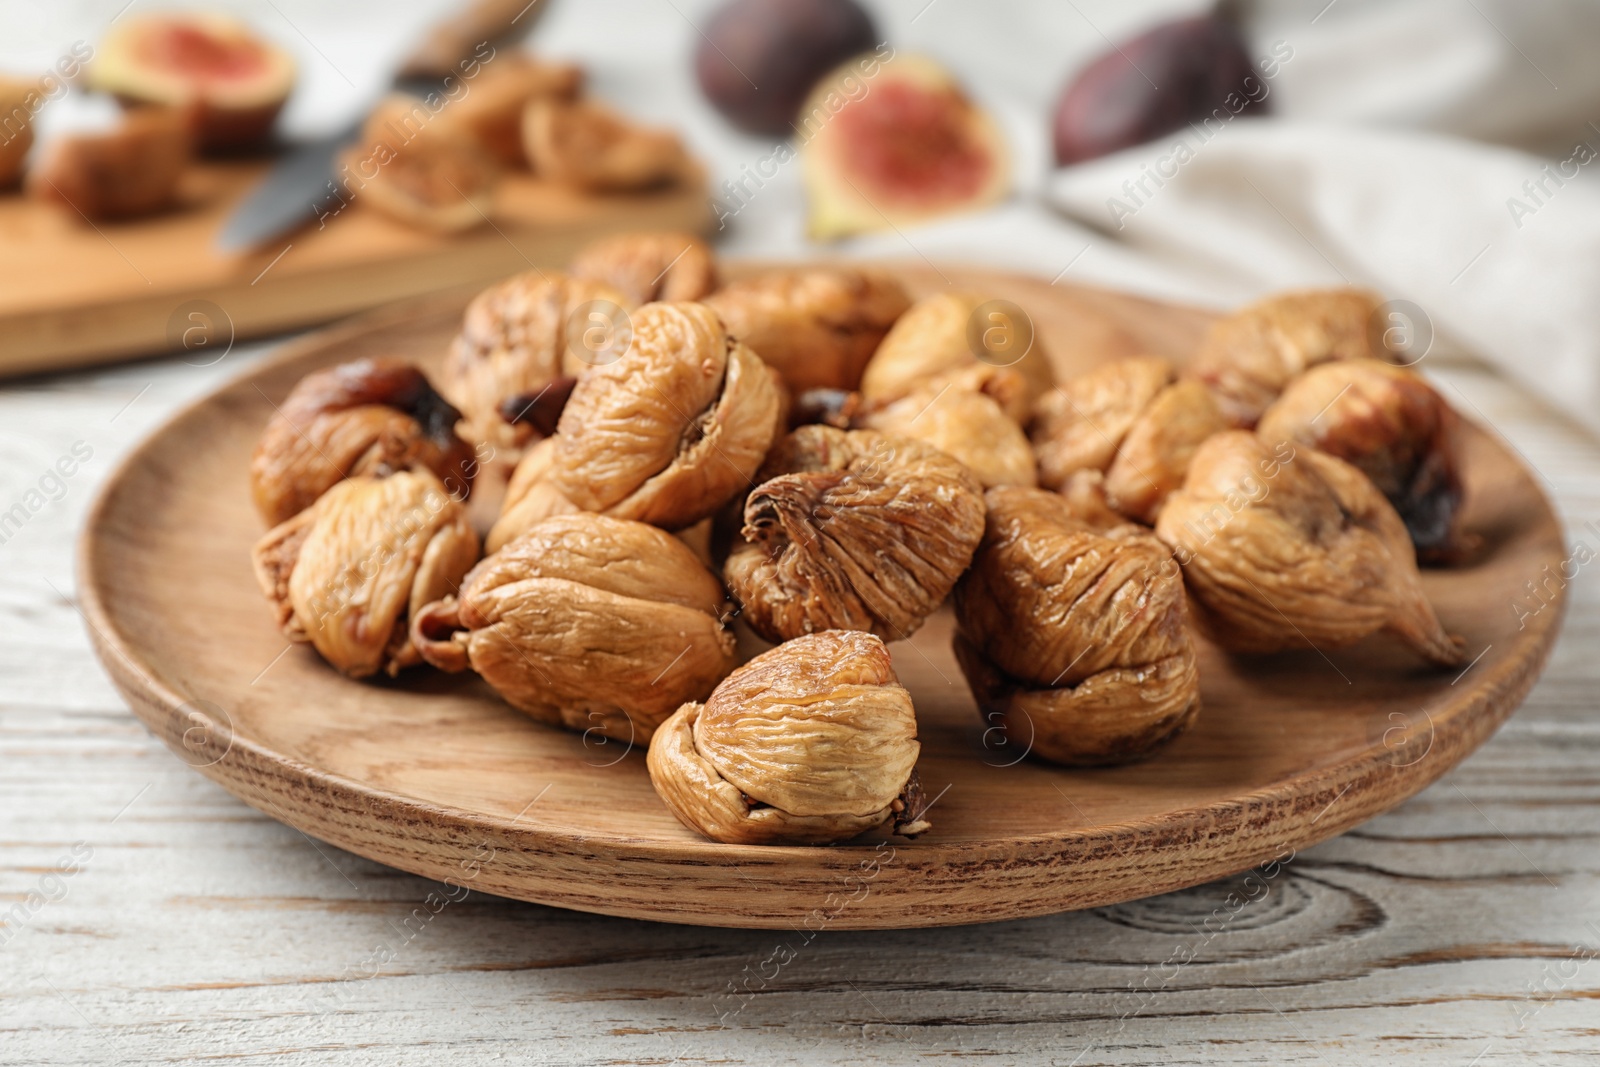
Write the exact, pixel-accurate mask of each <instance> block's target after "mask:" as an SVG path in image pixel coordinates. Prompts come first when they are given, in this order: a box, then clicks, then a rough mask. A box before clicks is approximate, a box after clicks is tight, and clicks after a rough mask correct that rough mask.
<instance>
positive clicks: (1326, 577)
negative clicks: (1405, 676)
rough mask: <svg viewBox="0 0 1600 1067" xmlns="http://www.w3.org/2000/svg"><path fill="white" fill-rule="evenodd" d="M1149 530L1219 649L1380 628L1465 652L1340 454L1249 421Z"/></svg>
mask: <svg viewBox="0 0 1600 1067" xmlns="http://www.w3.org/2000/svg"><path fill="white" fill-rule="evenodd" d="M1156 534H1157V535H1158V536H1159V537H1160V538H1161V540H1163V541H1165V542H1166V543H1167V545H1168V546H1170V547H1171V548H1172V550H1173V554H1174V555H1175V556H1176V558H1177V560H1178V562H1179V563H1181V564H1182V565H1183V569H1184V575H1185V579H1186V581H1187V583H1188V587H1189V592H1190V594H1191V595H1192V596H1193V597H1194V600H1195V602H1196V604H1198V605H1199V606H1200V607H1201V608H1202V609H1204V610H1203V611H1202V612H1201V613H1200V618H1201V620H1202V621H1203V622H1204V623H1206V625H1207V629H1208V630H1210V631H1211V632H1212V634H1213V635H1214V636H1215V638H1216V640H1217V642H1218V643H1219V644H1221V645H1222V646H1223V647H1225V648H1228V649H1231V650H1233V651H1237V652H1275V651H1278V650H1279V649H1286V648H1334V647H1338V646H1340V645H1348V644H1352V643H1354V642H1356V641H1359V640H1361V639H1362V638H1363V637H1366V636H1367V635H1369V634H1372V633H1376V632H1378V631H1379V630H1382V631H1385V632H1387V633H1390V634H1393V635H1394V636H1396V637H1398V638H1399V639H1400V640H1401V641H1403V642H1404V643H1405V644H1407V645H1408V646H1410V647H1411V648H1412V649H1414V650H1415V651H1416V652H1417V653H1418V654H1419V655H1421V656H1422V657H1423V658H1425V659H1427V660H1429V661H1431V662H1433V663H1437V664H1440V665H1444V666H1452V665H1456V664H1458V663H1459V662H1460V660H1461V658H1462V656H1461V642H1460V639H1459V638H1453V637H1450V636H1449V635H1447V634H1446V633H1445V631H1444V627H1443V626H1441V625H1440V624H1439V618H1438V616H1437V615H1435V614H1434V611H1433V606H1432V605H1431V604H1429V603H1428V599H1427V596H1426V595H1425V594H1424V593H1423V591H1422V580H1421V578H1420V577H1419V576H1418V574H1417V564H1416V558H1415V553H1414V551H1413V549H1412V547H1411V539H1410V537H1408V536H1407V534H1406V527H1405V523H1403V522H1402V521H1401V520H1400V516H1399V515H1397V514H1395V510H1394V508H1393V507H1392V506H1390V504H1389V502H1388V501H1387V500H1385V499H1384V498H1383V494H1382V493H1380V492H1378V490H1377V488H1376V487H1375V486H1373V484H1372V482H1371V481H1370V480H1369V479H1368V478H1367V476H1366V475H1364V474H1362V473H1361V472H1360V471H1359V470H1357V469H1356V468H1354V467H1352V466H1350V465H1349V464H1348V463H1346V462H1344V461H1343V460H1341V459H1335V458H1334V457H1333V456H1329V455H1326V454H1324V453H1321V452H1318V451H1317V450H1316V449H1312V448H1305V447H1303V446H1302V447H1299V448H1296V447H1295V446H1294V445H1292V444H1291V443H1289V442H1287V441H1280V442H1278V443H1276V444H1268V443H1266V442H1264V441H1262V440H1261V438H1260V437H1258V436H1256V435H1255V434H1253V433H1250V432H1248V431H1244V430H1230V431H1227V432H1225V433H1220V434H1217V435H1216V436H1214V437H1212V438H1211V439H1210V440H1209V441H1207V442H1206V443H1205V444H1203V445H1201V446H1200V449H1199V451H1197V452H1196V453H1195V456H1194V461H1193V462H1192V463H1191V464H1190V465H1189V475H1188V477H1187V478H1186V479H1185V481H1184V484H1183V488H1182V489H1181V490H1179V491H1178V492H1176V493H1174V494H1173V495H1172V497H1171V498H1170V499H1168V501H1167V506H1166V507H1165V508H1164V509H1163V510H1162V512H1161V518H1160V520H1159V521H1158V522H1157V524H1156Z"/></svg>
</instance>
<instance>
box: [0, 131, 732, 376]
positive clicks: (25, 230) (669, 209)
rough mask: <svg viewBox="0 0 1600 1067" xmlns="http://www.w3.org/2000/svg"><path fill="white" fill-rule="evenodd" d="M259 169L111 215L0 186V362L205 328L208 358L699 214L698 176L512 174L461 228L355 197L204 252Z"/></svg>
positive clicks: (551, 262) (2, 365)
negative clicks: (649, 184) (657, 186)
mask: <svg viewBox="0 0 1600 1067" xmlns="http://www.w3.org/2000/svg"><path fill="white" fill-rule="evenodd" d="M264 170H265V164H261V163H220V164H218V163H211V164H202V165H199V166H197V167H195V168H194V170H193V171H191V172H190V173H189V174H188V175H187V176H186V177H185V185H184V190H183V191H184V206H183V207H182V208H181V209H178V210H174V211H172V212H169V213H167V214H164V215H160V216H157V217H154V218H149V219H142V220H138V221H132V222H124V223H115V224H113V223H99V224H97V225H90V224H88V223H87V222H85V221H84V220H83V219H81V218H79V217H77V216H75V215H74V214H73V213H72V212H71V211H70V210H67V209H57V208H55V207H53V206H45V205H41V204H38V203H36V202H34V201H32V200H30V199H28V198H26V197H23V196H21V195H10V196H0V337H4V342H3V343H0V374H21V373H26V372H31V371H39V370H62V369H66V368H69V367H80V366H87V365H91V364H95V363H104V362H108V361H110V360H113V359H117V358H120V357H125V356H136V355H148V354H151V353H155V352H163V351H175V350H178V349H180V348H181V347H185V338H184V332H185V331H186V330H194V329H196V328H198V329H200V330H203V331H205V332H204V334H197V333H196V334H191V336H190V338H189V342H190V343H189V344H188V345H187V347H189V349H190V350H191V351H194V350H195V349H196V345H197V344H199V343H202V342H203V343H204V344H205V345H206V353H207V355H208V356H209V355H210V353H213V352H216V351H217V350H219V349H221V348H222V347H223V346H225V345H226V343H227V342H228V341H229V340H230V339H232V340H242V339H244V338H246V337H254V336H261V335H264V334H269V333H274V332H278V331H283V330H289V329H294V328H297V327H304V326H309V325H313V324H315V323H319V322H327V321H329V320H331V319H335V318H338V317H339V316H341V315H348V314H350V313H351V312H354V311H361V310H364V309H367V308H371V307H376V306H377V305H379V304H384V303H389V302H391V301H395V300H401V299H405V298H409V297H415V296H419V295H422V294H427V293H435V292H439V291H440V290H445V289H452V288H454V287H457V286H479V287H481V286H483V285H485V284H487V283H488V282H489V281H491V280H493V279H495V278H498V277H500V276H502V275H505V274H509V273H511V272H513V271H517V270H526V269H527V268H528V267H530V266H540V267H549V266H555V265H558V264H560V263H563V262H565V261H566V260H567V259H568V258H569V257H570V256H571V255H572V253H573V251H574V250H575V249H577V248H578V247H579V246H580V245H582V244H584V243H585V242H587V241H589V240H591V239H593V238H594V237H597V236H599V235H601V234H604V233H611V232H614V231H617V230H634V229H682V230H690V231H694V232H700V231H703V230H704V229H706V227H707V225H708V224H709V220H710V215H709V209H708V208H707V206H706V204H707V200H706V195H705V189H704V183H703V181H700V180H695V181H691V182H688V183H686V184H684V185H683V186H680V187H676V188H673V189H667V190H663V191H660V192H653V193H646V194H640V195H628V196H591V195H584V194H580V193H576V192H574V191H572V190H570V189H566V188H563V187H560V186H556V185H552V184H550V183H548V182H540V181H537V180H535V179H534V178H533V177H531V176H530V175H517V174H512V175H507V176H505V177H504V178H503V179H502V181H501V183H500V185H499V187H498V188H497V189H496V192H495V204H494V208H493V210H492V211H491V212H490V214H491V216H492V220H493V221H492V224H486V225H484V226H481V227H479V228H478V229H476V230H473V231H471V232H468V233H465V234H454V235H437V234H431V233H427V232H424V231H421V230H417V229H414V228H411V227H408V226H405V225H402V224H401V223H398V222H394V221H392V220H390V219H388V218H386V217H385V216H383V215H381V214H379V213H378V212H376V211H371V210H368V209H366V208H365V207H364V206H363V205H362V203H361V199H360V196H359V194H357V195H356V196H354V197H353V198H352V199H351V201H350V204H349V206H348V207H346V208H345V209H343V210H341V211H340V212H338V214H336V215H334V216H333V217H331V218H329V219H328V220H327V222H326V225H325V226H321V225H319V224H318V223H316V222H312V223H311V224H310V225H309V226H307V227H306V228H304V229H301V230H299V231H297V232H295V233H291V234H287V235H285V236H284V237H282V238H280V239H278V240H276V241H274V242H272V243H270V244H269V245H267V246H266V247H264V248H262V249H261V250H260V251H258V252H254V253H251V254H247V255H224V254H221V253H219V252H217V251H215V249H214V248H213V247H212V242H213V241H214V240H215V238H216V234H217V233H218V231H219V230H220V228H221V226H222V222H223V220H224V219H225V218H226V217H227V216H228V215H229V214H230V213H231V212H232V211H233V209H234V207H235V206H236V205H237V204H238V202H239V200H240V199H241V198H242V197H243V196H244V195H245V194H246V192H248V190H249V189H250V188H251V187H252V185H253V184H254V183H255V182H256V181H257V180H258V179H259V178H260V177H261V175H262V174H263V172H264ZM191 312H197V313H198V314H199V316H200V317H199V318H191V317H190V313H191Z"/></svg>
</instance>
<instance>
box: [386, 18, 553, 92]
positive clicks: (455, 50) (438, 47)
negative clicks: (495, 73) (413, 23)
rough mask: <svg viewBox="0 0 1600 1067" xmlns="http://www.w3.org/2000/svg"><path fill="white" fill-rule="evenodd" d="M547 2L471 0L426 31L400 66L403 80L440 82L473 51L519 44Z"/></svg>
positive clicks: (452, 72)
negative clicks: (484, 45) (424, 35)
mask: <svg viewBox="0 0 1600 1067" xmlns="http://www.w3.org/2000/svg"><path fill="white" fill-rule="evenodd" d="M549 6H550V5H549V0H531V2H530V0H473V2H472V3H471V4H469V5H468V6H467V7H466V8H465V9H464V10H462V11H460V12H457V13H456V14H455V15H452V16H451V17H449V18H447V19H445V20H444V21H443V22H440V23H439V24H437V25H436V26H434V27H433V29H431V30H429V31H428V34H427V36H426V37H424V38H423V40H422V43H421V44H419V45H418V46H417V48H416V50H415V51H413V52H412V53H411V55H410V56H409V57H407V59H406V61H405V63H403V64H402V65H401V67H400V73H399V77H401V78H405V79H412V80H415V79H424V78H426V79H442V78H444V77H446V76H449V75H454V74H457V73H458V70H457V67H458V65H459V64H460V63H461V61H462V60H464V59H466V58H467V57H468V56H470V55H472V51H473V49H475V48H477V47H478V46H479V45H480V44H483V43H484V42H488V43H489V44H493V45H500V44H509V43H513V42H516V41H520V40H521V39H522V38H523V37H526V36H527V34H528V32H529V31H530V30H532V29H533V24H534V23H535V22H538V21H539V16H540V15H542V14H544V9H545V8H547V7H549Z"/></svg>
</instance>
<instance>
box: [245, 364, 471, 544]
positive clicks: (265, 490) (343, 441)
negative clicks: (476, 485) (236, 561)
mask: <svg viewBox="0 0 1600 1067" xmlns="http://www.w3.org/2000/svg"><path fill="white" fill-rule="evenodd" d="M460 417H461V415H460V413H459V412H458V411H456V409H455V408H453V407H451V406H450V405H449V404H447V403H445V400H444V398H443V397H441V396H440V395H439V394H438V393H436V392H434V389H433V386H432V385H431V384H429V382H428V379H427V377H426V376H425V375H424V374H423V373H422V372H421V371H420V370H418V369H417V368H416V367H413V366H412V365H411V364H409V363H402V362H401V361H399V360H395V359H358V360H355V361H354V362H351V363H341V364H339V365H338V366H337V367H329V368H328V369H327V370H320V371H316V372H314V373H312V374H308V375H306V376H305V377H304V378H302V379H300V383H299V384H298V385H296V386H295V387H294V389H293V390H292V391H291V392H290V393H289V396H288V398H287V399H286V400H284V402H283V403H282V404H281V405H280V406H279V407H278V408H277V413H276V414H275V415H273V417H272V421H271V422H269V423H267V428H266V430H265V431H264V432H263V433H262V435H261V440H260V441H259V442H258V443H257V444H256V450H255V454H254V455H253V456H252V457H251V460H250V492H251V495H252V496H253V497H254V498H255V502H256V510H257V511H259V512H260V513H261V517H262V518H263V519H265V520H266V521H267V523H268V524H269V525H277V524H278V523H280V522H283V521H284V520H285V519H287V518H289V517H290V516H292V515H295V514H297V513H299V512H301V511H304V510H305V509H306V508H308V507H310V506H311V505H312V504H313V503H315V501H316V499H317V498H318V497H320V496H321V495H322V494H323V493H324V492H326V491H327V490H328V488H329V487H330V486H332V485H333V484H334V483H335V482H338V481H340V480H342V479H344V478H349V477H354V476H357V475H375V476H378V477H381V476H383V475H386V474H391V473H393V472H394V471H398V470H408V469H416V468H427V469H428V470H431V471H433V473H434V474H437V475H438V476H439V477H440V478H441V479H443V481H444V487H445V491H446V492H447V493H449V494H450V495H451V496H452V497H454V498H455V499H457V500H464V499H466V497H467V495H468V494H469V493H470V492H471V491H472V479H473V476H474V475H475V474H476V473H477V463H476V462H475V458H474V456H473V453H472V449H471V447H470V446H469V445H468V444H467V443H466V442H465V441H463V440H461V438H459V437H457V436H456V432H455V425H456V420H457V419H459V418H460Z"/></svg>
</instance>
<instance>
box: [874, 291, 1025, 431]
mask: <svg viewBox="0 0 1600 1067" xmlns="http://www.w3.org/2000/svg"><path fill="white" fill-rule="evenodd" d="M986 303H989V298H988V297H986V296H983V295H981V294H978V293H935V294H933V295H932V296H925V297H923V298H921V299H920V300H918V301H917V302H916V303H915V304H912V305H911V307H910V308H909V309H908V310H907V311H906V312H905V314H903V315H901V316H900V317H899V318H898V319H897V320H896V321H895V324H894V326H893V327H892V328H891V329H890V330H889V333H888V334H887V335H886V336H885V337H884V339H883V343H882V344H880V345H879V346H878V349H877V351H876V352H875V353H874V354H873V356H872V361H871V362H870V363H868V364H867V368H866V370H865V371H864V372H863V373H862V375H861V395H862V397H863V399H865V400H867V401H868V402H870V403H872V404H888V403H893V402H894V401H896V400H899V399H901V398H902V397H906V396H909V395H911V394H912V393H914V392H917V391H919V390H922V389H934V390H937V389H941V388H943V387H944V386H946V385H950V386H952V387H953V388H957V389H962V390H966V391H968V392H982V393H986V394H988V395H989V396H990V397H991V398H993V399H994V400H995V401H996V402H997V403H998V404H999V405H1000V406H1001V408H1002V409H1004V410H1005V412H1006V414H1007V415H1008V416H1010V418H1011V419H1012V421H1014V422H1016V424H1017V425H1019V426H1022V427H1026V426H1027V425H1028V424H1029V422H1030V421H1031V420H1032V418H1033V410H1034V404H1035V402H1036V401H1037V400H1038V398H1039V397H1041V396H1043V395H1044V394H1045V393H1047V392H1049V391H1050V390H1051V389H1052V388H1054V387H1055V371H1054V370H1053V369H1052V368H1051V366H1050V357H1049V355H1048V354H1047V353H1046V352H1045V349H1044V345H1043V343H1042V342H1041V341H1040V340H1039V338H1038V336H1037V335H1035V337H1034V339H1033V344H1032V347H1031V348H1029V349H1028V351H1027V353H1026V354H1025V355H1023V356H1022V358H1021V359H1019V360H1017V361H1016V362H1014V363H1009V364H1007V365H1004V366H999V365H996V364H995V363H992V362H989V361H986V360H985V359H980V358H979V353H978V352H977V351H975V350H974V346H973V343H972V333H973V327H974V322H973V316H974V315H975V314H976V313H977V312H978V309H979V308H981V307H982V306H983V305H984V304H986ZM977 325H978V326H979V327H980V328H981V327H982V325H983V324H981V323H980V324H977ZM978 347H979V348H981V347H982V346H981V344H980V345H979V346H978ZM990 358H992V357H990Z"/></svg>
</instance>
